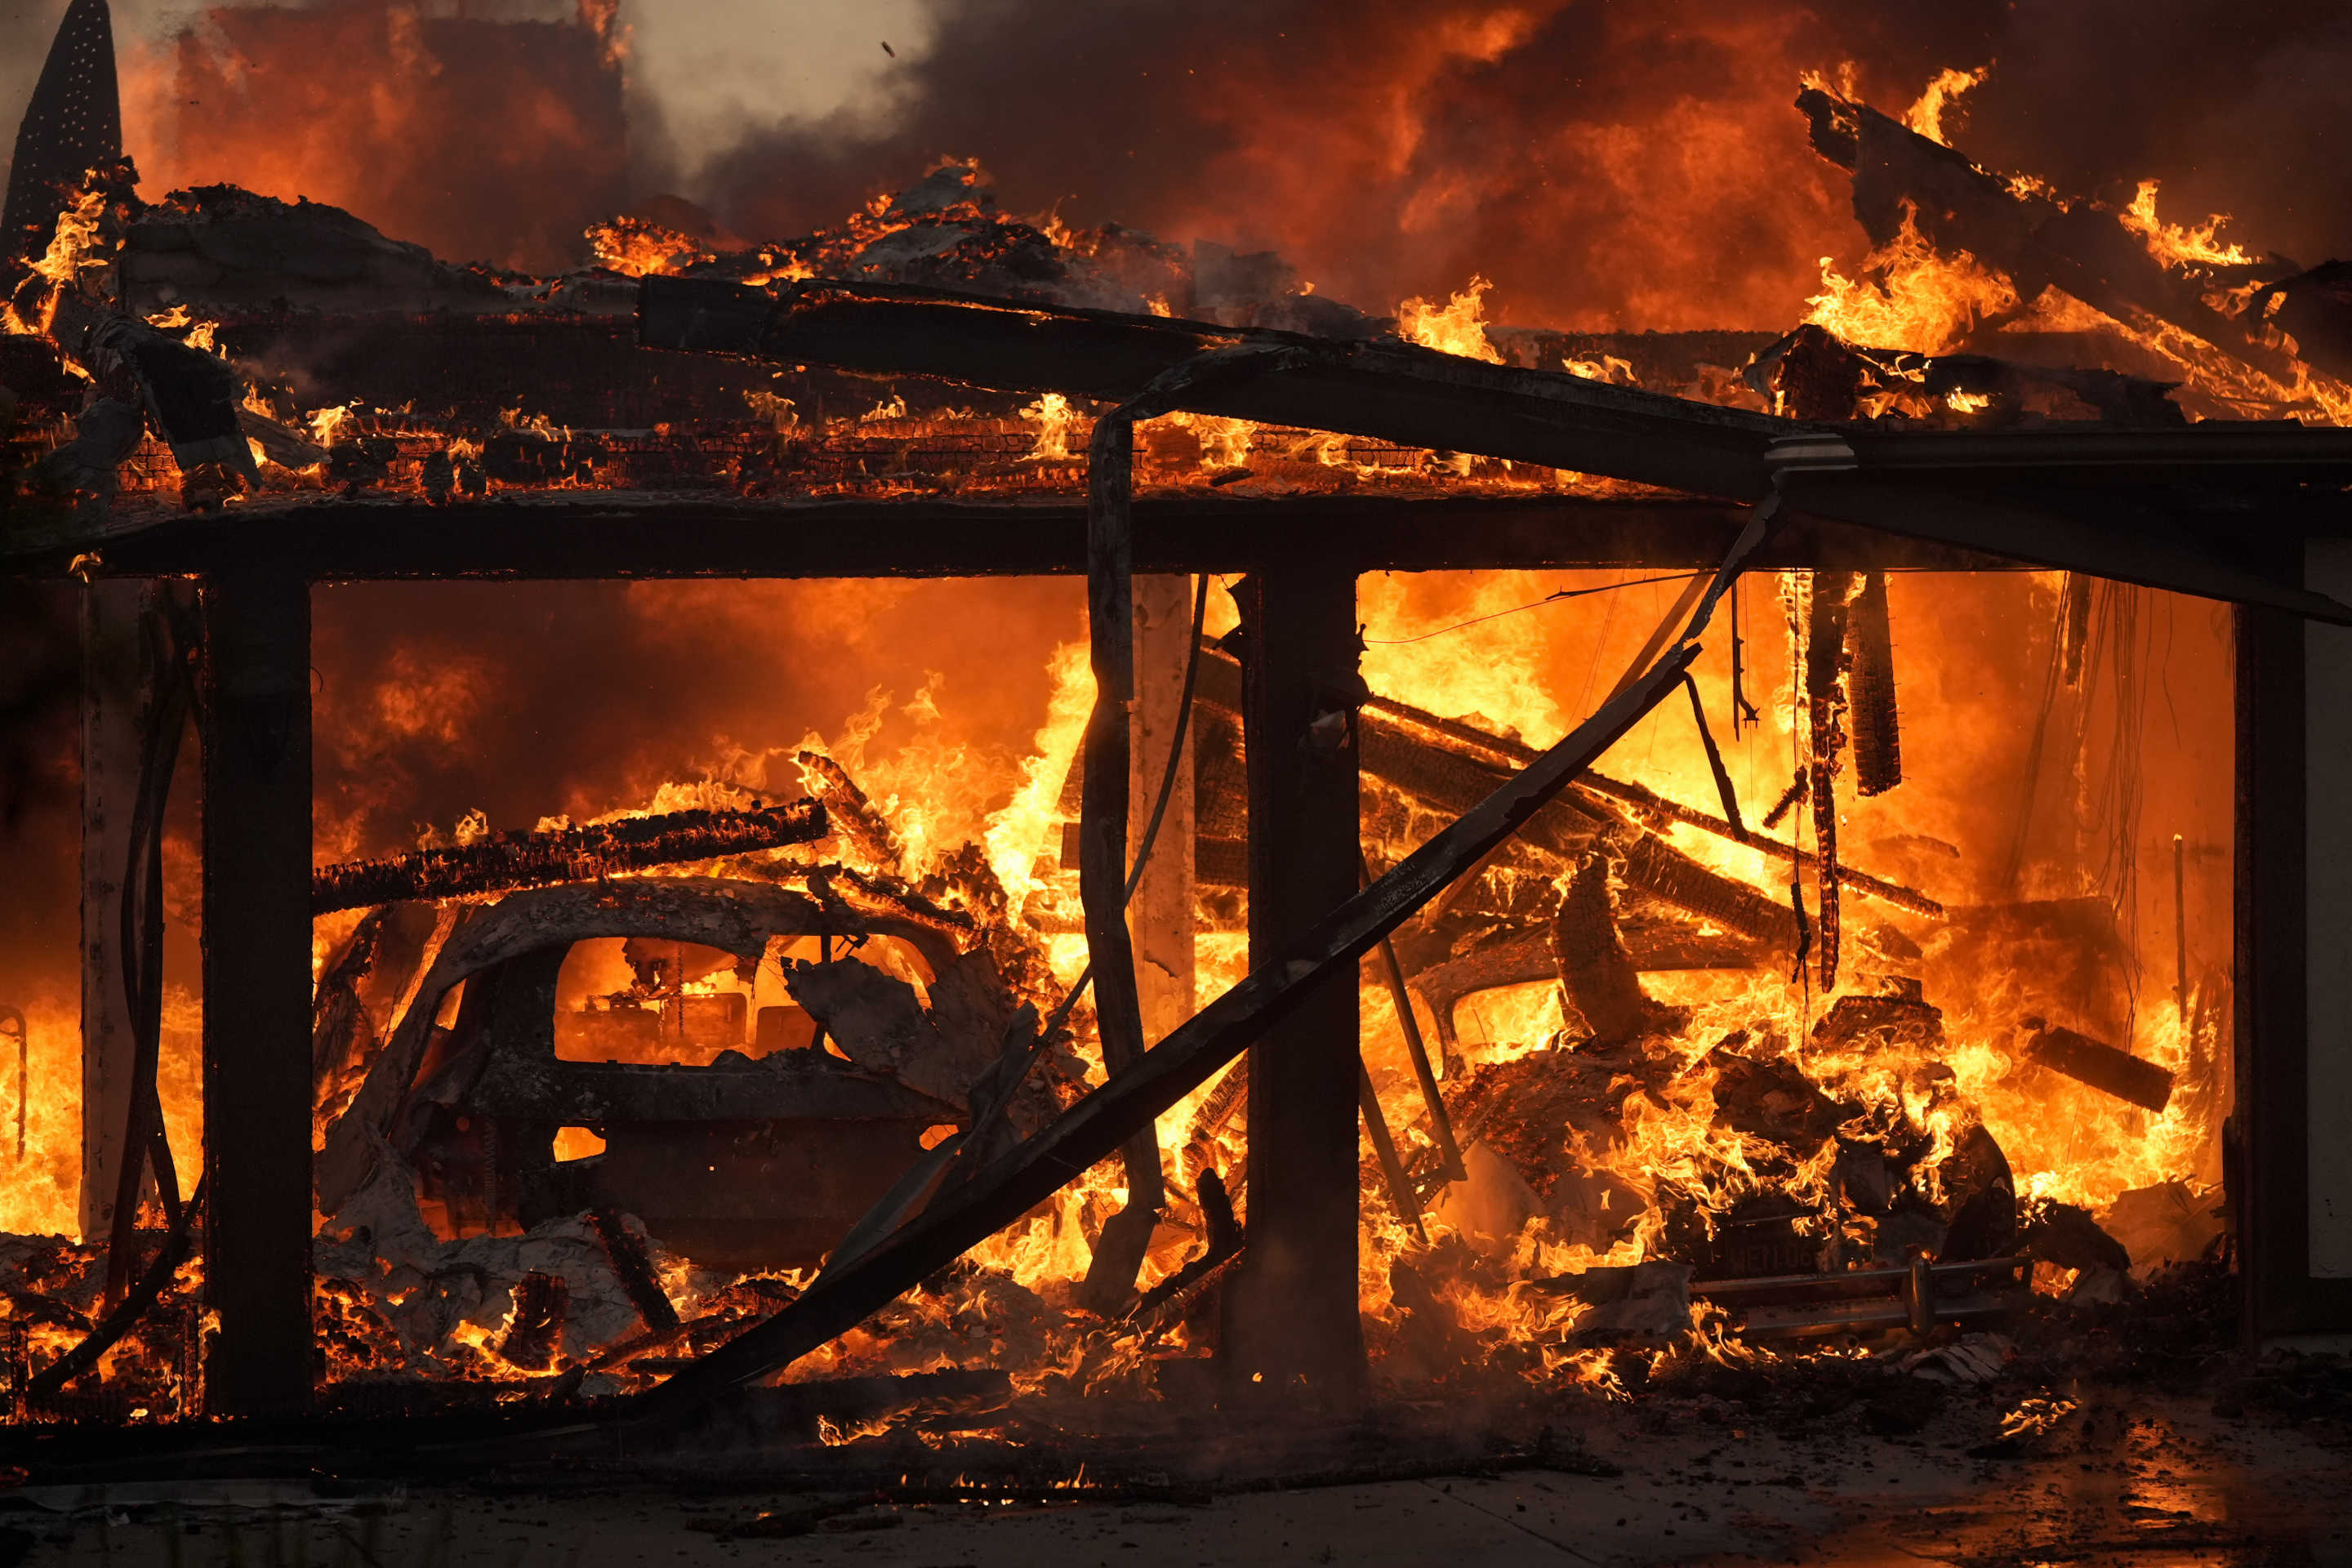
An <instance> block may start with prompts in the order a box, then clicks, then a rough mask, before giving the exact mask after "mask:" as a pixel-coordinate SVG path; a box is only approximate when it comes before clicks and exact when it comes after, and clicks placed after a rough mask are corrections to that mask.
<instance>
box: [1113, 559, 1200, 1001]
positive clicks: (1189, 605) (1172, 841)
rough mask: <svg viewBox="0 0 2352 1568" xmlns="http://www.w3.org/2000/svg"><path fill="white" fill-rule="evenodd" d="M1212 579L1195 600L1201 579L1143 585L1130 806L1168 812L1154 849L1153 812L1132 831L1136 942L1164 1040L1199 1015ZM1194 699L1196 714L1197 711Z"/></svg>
mask: <svg viewBox="0 0 2352 1568" xmlns="http://www.w3.org/2000/svg"><path fill="white" fill-rule="evenodd" d="M1208 586H1209V584H1208V579H1207V578H1206V577H1205V576H1203V577H1202V579H1201V580H1200V583H1199V584H1198V589H1199V591H1198V592H1195V584H1194V582H1193V580H1192V578H1190V577H1182V576H1166V575H1154V576H1147V577H1139V578H1137V579H1136V581H1135V667H1136V680H1135V710H1134V716H1133V724H1132V729H1133V746H1132V748H1131V757H1130V761H1129V771H1128V789H1129V795H1130V798H1132V799H1134V800H1136V801H1139V802H1145V803H1151V804H1157V801H1158V798H1159V795H1160V791H1161V789H1162V786H1163V785H1164V786H1165V791H1166V795H1167V804H1166V805H1165V806H1164V807H1162V808H1161V810H1160V827H1159V830H1158V831H1157V832H1156V833H1155V834H1153V836H1152V838H1151V841H1150V844H1149V845H1147V844H1146V843H1145V841H1144V834H1145V830H1146V829H1147V828H1148V827H1149V826H1150V813H1149V812H1148V811H1146V812H1141V813H1138V814H1136V815H1137V816H1139V817H1140V818H1141V820H1138V821H1133V822H1130V823H1129V827H1128V835H1127V858H1128V863H1129V866H1130V867H1132V868H1133V870H1132V872H1131V873H1130V877H1129V879H1130V880H1131V881H1132V882H1133V883H1134V891H1133V892H1131V893H1129V895H1128V900H1127V918H1128V925H1129V930H1130V931H1132V932H1133V933H1134V938H1135V948H1136V960H1137V962H1136V986H1137V992H1138V997H1139V1003H1140V1005H1141V1007H1142V1012H1143V1029H1144V1037H1145V1038H1146V1039H1150V1040H1156V1039H1160V1038H1162V1037H1165V1036H1166V1035H1167V1034H1168V1032H1169V1031H1170V1030H1171V1029H1173V1028H1175V1026H1177V1025H1179V1024H1181V1023H1182V1022H1183V1021H1184V1020H1185V1019H1186V1018H1187V1017H1189V1016H1191V1015H1192V1008H1193V1006H1194V1005H1195V1002H1196V998H1195V996H1194V991H1195V988H1196V987H1195V974H1196V971H1197V967H1198V965H1197V963H1196V955H1195V951H1194V950H1195V940H1194V925H1195V921H1196V914H1195V911H1196V909H1197V907H1198V900H1197V892H1196V887H1195V883H1196V878H1195V876H1194V873H1193V862H1194V861H1195V859H1196V858H1198V855H1199V844H1198V839H1199V834H1198V828H1197V813H1196V811H1195V809H1194V790H1193V769H1192V757H1193V753H1194V750H1195V740H1196V737H1197V735H1198V733H1199V730H1198V727H1197V725H1196V724H1195V722H1194V721H1195V720H1196V719H1197V717H1198V713H1197V709H1198V705H1199V684H1200V681H1199V667H1200V665H1201V663H1202V658H1201V655H1200V653H1199V652H1198V649H1199V647H1200V636H1199V629H1198V622H1199V621H1200V620H1201V619H1202V618H1203V617H1205V616H1206V614H1207V611H1208V594H1207V590H1208ZM1188 691H1189V692H1190V694H1191V700H1190V705H1188V702H1187V694H1188Z"/></svg>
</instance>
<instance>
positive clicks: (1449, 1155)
mask: <svg viewBox="0 0 2352 1568" xmlns="http://www.w3.org/2000/svg"><path fill="white" fill-rule="evenodd" d="M1359 864H1360V867H1361V881H1360V884H1359V885H1360V886H1363V887H1370V885H1371V881H1372V864H1371V861H1370V860H1369V859H1363V858H1360V860H1359ZM1381 974H1383V975H1384V976H1386V977H1387V980H1388V983H1389V1002H1390V1005H1392V1006H1394V1007H1395V1008H1396V1016H1397V1030H1398V1032H1399V1033H1401V1034H1402V1035H1403V1037H1404V1048H1405V1055H1406V1056H1407V1057H1409V1058H1412V1077H1413V1081H1414V1083H1415V1084H1416V1085H1418V1086H1419V1088H1420V1089H1421V1104H1422V1109H1423V1110H1425V1111H1426V1112H1427V1113H1428V1115H1429V1133H1430V1139H1431V1141H1432V1142H1434V1143H1435V1144H1436V1145H1437V1152H1438V1155H1439V1157H1440V1158H1441V1159H1442V1160H1443V1161H1444V1164H1443V1167H1442V1169H1443V1170H1444V1174H1445V1179H1446V1180H1447V1181H1449V1182H1458V1181H1461V1180H1463V1179H1464V1178H1465V1176H1467V1175H1468V1174H1469V1172H1468V1170H1467V1169H1466V1168H1465V1166H1464V1165H1463V1163H1462V1146H1461V1144H1460V1143H1458V1142H1455V1141H1454V1113H1453V1111H1451V1110H1448V1109H1447V1108H1446V1104H1445V1096H1444V1094H1442V1093H1440V1092H1439V1090H1438V1088H1437V1073H1436V1071H1435V1069H1434V1068H1432V1066H1431V1065H1430V1060H1429V1042H1428V1041H1426V1040H1424V1039H1423V1038H1422V1034H1421V1019H1420V1017H1419V1016H1417V1015H1416V1014H1415V1013H1414V1012H1413V1010H1412V993H1411V992H1410V991H1408V990H1407V989H1406V988H1405V979H1404V964H1403V963H1402V961H1401V960H1400V959H1399V958H1398V957H1397V950H1396V943H1395V942H1393V941H1391V939H1389V938H1387V937H1382V938H1381Z"/></svg>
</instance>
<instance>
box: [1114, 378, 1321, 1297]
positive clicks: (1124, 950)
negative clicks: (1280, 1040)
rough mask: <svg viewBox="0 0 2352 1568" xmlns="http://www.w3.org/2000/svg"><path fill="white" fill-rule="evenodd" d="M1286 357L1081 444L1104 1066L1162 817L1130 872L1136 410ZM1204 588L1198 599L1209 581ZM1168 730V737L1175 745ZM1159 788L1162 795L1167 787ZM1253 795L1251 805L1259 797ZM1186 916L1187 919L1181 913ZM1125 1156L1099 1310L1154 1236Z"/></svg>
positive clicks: (1120, 1290) (1140, 400)
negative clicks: (1131, 910) (1121, 1197)
mask: <svg viewBox="0 0 2352 1568" xmlns="http://www.w3.org/2000/svg"><path fill="white" fill-rule="evenodd" d="M1293 358H1295V356H1294V355H1291V354H1289V353H1286V352H1285V351H1282V350H1279V349H1273V350H1269V349H1265V348H1263V347H1257V346H1248V345H1244V346H1241V347H1235V348H1222V349H1212V350H1210V351H1208V352H1205V353H1202V354H1201V355H1199V356H1198V357H1197V358H1194V359H1191V360H1187V361H1185V362H1183V363H1180V364H1175V365H1171V366H1170V367H1168V368H1167V369H1166V370H1164V371H1162V372H1160V374H1158V375H1157V376H1155V377H1153V378H1152V380H1151V382H1150V384H1148V385H1146V386H1145V387H1143V389H1142V390H1141V391H1139V392H1138V393H1136V394H1135V395H1133V396H1131V397H1129V398H1128V399H1127V401H1125V402H1123V403H1121V404H1120V405H1118V407H1117V408H1115V409H1113V410H1112V411H1111V412H1110V413H1109V414H1108V415H1106V416H1103V417H1102V418H1101V419H1099V420H1097V421H1096V424H1095V429H1094V434H1093V437H1092V438H1091V441H1090V444H1089V447H1088V452H1087V627H1088V631H1089V647H1090V648H1091V657H1092V659H1093V663H1094V676H1095V704H1094V708H1093V710H1092V711H1091V712H1090V713H1089V714H1088V716H1087V735H1086V749H1085V752H1084V755H1083V757H1082V759H1081V763H1080V765H1081V767H1082V768H1083V770H1084V776H1083V778H1082V780H1081V784H1080V811H1079V824H1078V829H1079V831H1078V843H1079V855H1078V893H1079V900H1080V902H1081V903H1082V904H1083V905H1084V908H1085V914H1086V926H1087V971H1088V973H1090V974H1091V975H1092V976H1093V977H1094V986H1095V1016H1096V1027H1097V1032H1098V1033H1099V1035H1100V1037H1101V1040H1102V1052H1103V1068H1104V1073H1105V1076H1106V1077H1111V1076H1116V1075H1117V1074H1118V1073H1120V1072H1122V1071H1125V1070H1126V1069H1127V1068H1129V1067H1131V1066H1132V1065H1133V1064H1134V1063H1135V1062H1136V1061H1137V1060H1138V1059H1139V1058H1141V1057H1142V1055H1143V1051H1144V1040H1143V1004H1142V995H1141V991H1140V988H1139V984H1138V982H1137V978H1136V973H1135V945H1134V939H1133V937H1132V935H1131V934H1130V932H1129V930H1128V924H1127V913H1128V903H1129V900H1130V899H1131V898H1132V897H1133V894H1134V891H1135V889H1136V887H1137V886H1138V885H1139V881H1140V879H1141V877H1142V874H1143V870H1144V868H1145V865H1146V864H1147V862H1148V859H1149V856H1150V842H1149V840H1150V837H1152V834H1153V833H1154V832H1155V831H1156V830H1157V828H1158V826H1159V822H1158V820H1157V819H1156V818H1155V819H1154V820H1153V821H1152V823H1151V824H1150V826H1147V827H1146V828H1145V829H1144V830H1143V832H1142V834H1141V836H1140V839H1141V842H1140V844H1139V852H1138V854H1137V857H1136V866H1135V869H1134V872H1133V874H1132V875H1130V874H1129V871H1128V868H1127V858H1128V846H1129V822H1128V806H1129V799H1128V795H1129V785H1130V783H1131V781H1130V778H1129V773H1130V770H1131V766H1132V762H1133V753H1132V747H1131V741H1132V738H1133V737H1132V736H1131V734H1130V732H1129V730H1130V724H1131V722H1132V710H1133V708H1134V703H1135V582H1134V576H1135V571H1134V559H1133V547H1134V532H1135V519H1134V509H1135V422H1136V421H1137V420H1138V419H1144V418H1150V417H1151V416H1155V415H1159V414H1162V413H1165V412H1167V411H1168V410H1169V409H1170V408H1171V407H1173V406H1174V405H1175V404H1176V403H1177V401H1178V400H1180V399H1181V398H1182V397H1184V396H1186V395H1189V394H1192V393H1195V392H1199V391H1203V390H1207V389H1211V388H1214V387H1219V386H1230V385H1238V384H1247V383H1248V382H1250V381H1252V380H1254V379H1255V378H1256V377H1258V376H1260V375H1263V374H1265V373H1266V372H1267V371H1269V370H1272V369H1274V368H1275V367H1276V365H1277V364H1281V363H1288V362H1289V361H1290V360H1291V359H1293ZM1350 582H1351V583H1352V579H1350ZM1202 594H1203V597H1202V605H1203V606H1205V605H1206V603H1207V600H1206V597H1205V595H1206V584H1202ZM1194 635H1197V634H1194ZM1189 651H1190V650H1188V652H1189ZM1173 741H1174V737H1171V745H1172V744H1173ZM1180 756H1181V752H1172V751H1171V755H1170V758H1169V761H1168V763H1167V765H1166V772H1167V776H1168V777H1169V779H1170V781H1171V784H1173V782H1174V776H1175V763H1176V762H1177V760H1178V759H1179V757H1180ZM1161 798H1162V803H1163V805H1164V802H1165V800H1166V798H1167V797H1166V796H1165V795H1163V796H1162V797H1161ZM1252 805H1253V807H1255V799H1253V802H1252ZM1253 818H1255V811H1253ZM1254 837H1255V836H1254ZM1188 912H1189V911H1188ZM1186 924H1187V926H1188V928H1189V925H1190V921H1189V920H1188V921H1186ZM1125 1165H1126V1170H1127V1203H1126V1205H1125V1206H1124V1207H1122V1208H1121V1209H1120V1210H1119V1212H1118V1214H1117V1215H1113V1216H1112V1217H1111V1218H1110V1219H1109V1220H1108V1222H1106V1223H1105V1225H1104V1226H1103V1229H1102V1232H1101V1234H1100V1235H1099V1236H1098V1237H1097V1239H1096V1242H1095V1255H1094V1259H1093V1261H1092V1263H1091V1264H1090V1265H1089V1266H1088V1268H1087V1282H1086V1295H1087V1299H1088V1300H1091V1301H1092V1302H1093V1303H1094V1304H1095V1306H1096V1308H1097V1310H1100V1311H1104V1312H1106V1313H1108V1310H1110V1309H1111V1307H1112V1306H1113V1304H1114V1303H1115V1302H1116V1301H1117V1300H1119V1299H1121V1298H1123V1297H1124V1296H1126V1295H1127V1293H1128V1292H1129V1291H1130V1290H1131V1289H1134V1284H1135V1275H1136V1271H1137V1270H1138V1269H1139V1268H1141V1267H1142V1265H1143V1258H1144V1254H1145V1253H1146V1252H1147V1251H1149V1250H1150V1245H1151V1233H1152V1230H1153V1229H1154V1228H1155V1227H1156V1226H1157V1225H1158V1224H1159V1218H1160V1205H1161V1204H1162V1203H1163V1202H1164V1201H1165V1196H1166V1194H1165V1192H1164V1190H1163V1187H1162V1184H1161V1176H1160V1143H1159V1138H1158V1134H1157V1131H1156V1130H1155V1129H1154V1128H1152V1127H1150V1126H1149V1125H1147V1126H1145V1127H1143V1128H1141V1129H1139V1130H1138V1131H1137V1132H1136V1133H1135V1134H1134V1136H1133V1137H1132V1138H1131V1139H1130V1140H1129V1144H1128V1147H1127V1149H1126V1151H1125Z"/></svg>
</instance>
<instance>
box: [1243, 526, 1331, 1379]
mask: <svg viewBox="0 0 2352 1568" xmlns="http://www.w3.org/2000/svg"><path fill="white" fill-rule="evenodd" d="M1234 603H1235V605H1236V606H1237V607H1238V608H1239V610H1240V612H1241V626H1240V628H1239V631H1238V634H1237V635H1238V637H1239V640H1240V643H1241V648H1242V676H1243V698H1242V730H1243V742H1242V752H1243V761H1244V765H1245V767H1246V769H1247V771H1248V778H1249V807H1250V809H1249V825H1250V826H1249V869H1250V878H1249V951H1250V964H1251V968H1252V969H1253V970H1255V969H1256V968H1258V967H1259V966H1260V965H1262V964H1264V963H1266V962H1268V961H1269V960H1270V959H1271V958H1272V957H1273V956H1274V955H1275V954H1276V953H1278V952H1284V951H1286V950H1287V949H1289V948H1290V947H1291V946H1292V944H1293V943H1295V942H1297V940H1298V939H1299V938H1300V936H1301V935H1302V934H1303V933H1305V932H1306V931H1308V930H1310V929H1311V928H1312V927H1313V926H1314V924H1315V922H1316V921H1317V920H1318V917H1319V916H1321V915H1322V914H1323V912H1324V911H1326V910H1330V909H1334V908H1337V907H1339V905H1341V904H1344V903H1345V902H1346V901H1347V900H1349V898H1350V897H1352V896H1353V895H1354V894H1355V893H1356V891H1357V889H1358V887H1359V885H1360V880H1361V878H1362V875H1363V849H1362V843H1361V839H1360V832H1359V828H1358V826H1357V809H1358V799H1359V792H1360V780H1359V778H1358V766H1359V758H1358V755H1357V745H1356V732H1355V731H1356V723H1355V717H1356V716H1355V709H1356V706H1357V704H1358V703H1360V701H1361V700H1362V696H1363V682H1362V679H1361V677H1360V676H1359V675H1358V673H1357V669H1356V662H1357V657H1358V654H1359V653H1360V650H1361V647H1362V644H1361V642H1360V640H1359V638H1358V636H1357V627H1356V580H1355V578H1354V577H1353V576H1352V575H1349V574H1346V573H1344V572H1332V571H1329V570H1315V569H1306V570H1301V571H1297V572H1281V573H1259V574H1253V575H1252V576H1250V577H1248V578H1245V579H1244V581H1243V582H1242V583H1241V584H1239V585H1238V586H1237V587H1236V588H1235V590H1234ZM1358 1011H1359V997H1358V992H1357V975H1356V973H1355V972H1354V971H1352V970H1350V971H1349V972H1348V973H1346V974H1344V975H1340V976H1335V977H1334V978H1332V979H1331V980H1329V981H1328V982H1326V983H1325V984H1321V985H1320V986H1318V987H1317V988H1315V989H1314V990H1313V991H1312V992H1311V993H1310V994H1307V995H1305V996H1302V997H1300V998H1298V999H1297V1002H1296V1003H1295V1004H1294V1005H1293V1007H1292V1008H1291V1010H1290V1016H1288V1017H1287V1018H1286V1019H1285V1020H1284V1022H1283V1023H1282V1024H1281V1025H1279V1026H1276V1028H1274V1029H1273V1030H1270V1031H1269V1032H1268V1033H1267V1034H1266V1035H1265V1037H1263V1038H1261V1039H1259V1040H1258V1041H1256V1042H1255V1043H1254V1044H1253V1045H1252V1046H1251V1047H1250V1063H1249V1169H1250V1182H1251V1191H1252V1192H1253V1193H1254V1194H1256V1196H1255V1198H1254V1199H1253V1201H1252V1202H1251V1205H1250V1248H1249V1255H1248V1257H1247V1258H1245V1259H1244V1262H1243V1264H1242V1266H1241V1268H1240V1271H1239V1273H1238V1274H1237V1275H1236V1276H1235V1278H1234V1280H1233V1282H1232V1285H1231V1287H1230V1288H1229V1289H1227V1290H1226V1292H1225V1296H1224V1325H1223V1334H1222V1335H1221V1337H1220V1340H1219V1344H1218V1359H1219V1363H1220V1367H1221V1370H1222V1372H1223V1375H1224V1377H1225V1378H1226V1380H1227V1382H1228V1383H1229V1384H1234V1385H1236V1386H1245V1385H1251V1384H1253V1380H1254V1379H1255V1378H1256V1377H1258V1376H1261V1375H1262V1376H1263V1377H1264V1379H1265V1386H1268V1387H1289V1386H1292V1385H1293V1384H1296V1383H1297V1381H1299V1380H1301V1379H1303V1380H1304V1381H1305V1383H1306V1384H1307V1388H1309V1389H1310V1390H1312V1391H1314V1394H1315V1396H1316V1397H1318V1398H1328V1399H1335V1400H1339V1401H1343V1402H1344V1401H1347V1400H1349V1399H1352V1398H1353V1397H1354V1396H1355V1394H1356V1392H1357V1390H1358V1388H1359V1386H1360V1383H1361V1379H1362V1376H1363V1355H1364V1351H1363V1331H1362V1326H1361V1321H1360V1317H1359V1314H1358V1311H1357V1308H1356V1283H1355V1281H1356V1271H1357V1203H1358V1166H1357V1154H1356V1150H1357V1142H1356V1120H1357V1110H1358V1105H1357V1100H1358V1095H1357V1092H1356V1088H1357V1084H1358V1082H1359V1080H1360V1076H1361V1073H1362V1057H1361V1052H1360V1043H1359V1033H1360V1020H1359V1017H1358Z"/></svg>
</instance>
